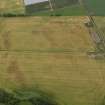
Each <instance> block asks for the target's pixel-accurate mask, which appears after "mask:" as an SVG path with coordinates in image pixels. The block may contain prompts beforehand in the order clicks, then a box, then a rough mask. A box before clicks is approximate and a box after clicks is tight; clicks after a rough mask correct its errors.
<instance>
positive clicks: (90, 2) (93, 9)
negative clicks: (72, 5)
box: [82, 0, 105, 16]
mask: <svg viewBox="0 0 105 105" xmlns="http://www.w3.org/2000/svg"><path fill="white" fill-rule="evenodd" d="M82 2H83V3H84V6H85V8H86V10H87V12H88V14H90V15H94V16H105V12H104V11H105V0H101V2H100V1H99V0H82Z"/></svg>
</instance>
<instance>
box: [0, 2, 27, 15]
mask: <svg viewBox="0 0 105 105" xmlns="http://www.w3.org/2000/svg"><path fill="white" fill-rule="evenodd" d="M8 13H11V14H24V13H25V8H24V3H23V0H0V14H8Z"/></svg>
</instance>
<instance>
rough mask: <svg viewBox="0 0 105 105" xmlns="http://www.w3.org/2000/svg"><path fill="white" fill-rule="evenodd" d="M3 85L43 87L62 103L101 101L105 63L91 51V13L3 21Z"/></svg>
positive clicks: (78, 104)
mask: <svg viewBox="0 0 105 105" xmlns="http://www.w3.org/2000/svg"><path fill="white" fill-rule="evenodd" d="M0 21H1V24H0V27H1V29H0V49H1V52H0V69H1V71H0V80H1V82H0V87H3V88H9V89H11V88H19V87H23V86H24V87H34V86H39V87H41V88H43V89H45V90H48V91H50V92H52V93H53V94H54V95H55V96H56V98H57V100H58V101H59V102H60V104H61V105H93V104H95V105H98V104H99V103H101V102H102V101H103V97H104V95H105V93H104V92H105V85H104V82H105V77H104V76H105V71H104V70H105V66H104V65H105V61H104V60H95V59H92V58H90V57H89V56H88V55H87V52H90V51H93V50H94V44H93V42H92V40H91V37H90V35H89V33H88V30H87V28H86V27H85V25H84V22H86V21H88V18H87V17H59V18H57V17H52V18H51V17H43V18H42V17H26V18H1V19H0Z"/></svg>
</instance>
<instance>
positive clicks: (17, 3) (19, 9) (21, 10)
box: [0, 0, 86, 16]
mask: <svg viewBox="0 0 105 105" xmlns="http://www.w3.org/2000/svg"><path fill="white" fill-rule="evenodd" d="M63 1H64V0H63ZM58 4H59V5H61V4H63V3H61V2H60V3H59V2H58V1H57V6H56V7H54V12H53V13H52V12H51V11H50V9H46V7H47V8H49V5H48V3H47V2H46V3H45V4H39V5H33V6H26V7H25V5H24V3H23V0H3V1H0V15H2V14H17V15H18V14H27V15H35V16H50V15H54V14H55V15H63V16H83V15H86V12H85V10H84V8H83V7H82V6H81V5H79V4H78V3H74V4H70V5H69V4H68V6H64V8H61V7H62V6H63V5H62V6H61V7H59V5H58Z"/></svg>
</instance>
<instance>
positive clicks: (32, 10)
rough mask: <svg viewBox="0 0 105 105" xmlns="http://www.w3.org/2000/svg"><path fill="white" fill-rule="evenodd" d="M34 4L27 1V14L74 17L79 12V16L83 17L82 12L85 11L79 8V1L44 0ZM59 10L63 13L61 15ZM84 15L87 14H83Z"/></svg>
mask: <svg viewBox="0 0 105 105" xmlns="http://www.w3.org/2000/svg"><path fill="white" fill-rule="evenodd" d="M34 2H35V1H34ZM34 2H33V3H30V2H29V3H27V0H26V2H25V5H26V14H30V15H32V14H34V15H35V14H36V15H43V14H45V15H48V14H50V15H51V14H54V13H55V14H60V15H65V13H66V14H68V15H72V16H73V14H76V13H75V11H76V12H77V15H81V14H82V13H81V12H83V11H84V10H83V8H82V7H79V6H80V5H79V2H78V0H44V1H43V0H42V2H35V3H34ZM67 7H68V8H67ZM62 8H63V9H62ZM59 10H61V11H62V12H61V13H60V12H59ZM64 11H65V13H64ZM79 11H81V12H79ZM73 12H74V13H73ZM83 14H85V13H84V12H83ZM83 14H82V15H83Z"/></svg>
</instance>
